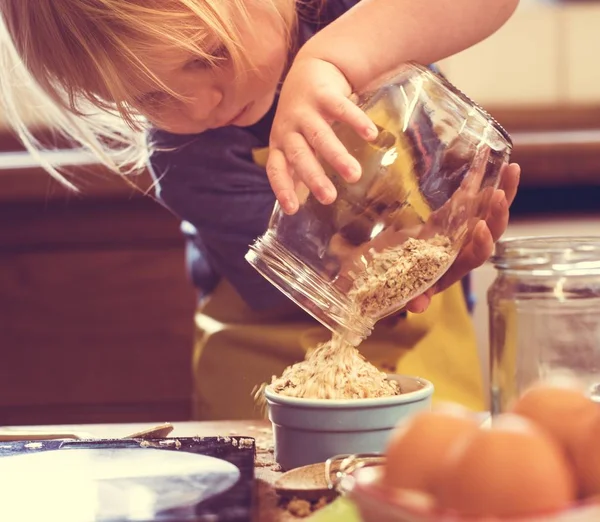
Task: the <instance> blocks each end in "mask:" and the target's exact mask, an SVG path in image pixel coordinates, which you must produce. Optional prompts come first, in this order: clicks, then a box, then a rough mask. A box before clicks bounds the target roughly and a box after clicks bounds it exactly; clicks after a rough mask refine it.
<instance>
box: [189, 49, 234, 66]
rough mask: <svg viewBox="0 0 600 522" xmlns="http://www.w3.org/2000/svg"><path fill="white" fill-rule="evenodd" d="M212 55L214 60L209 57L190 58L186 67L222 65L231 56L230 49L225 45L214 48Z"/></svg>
mask: <svg viewBox="0 0 600 522" xmlns="http://www.w3.org/2000/svg"><path fill="white" fill-rule="evenodd" d="M210 56H211V58H212V61H210V60H208V59H207V58H194V59H192V60H190V61H189V62H188V63H187V64H186V66H185V67H186V69H187V68H194V69H210V68H212V67H221V66H222V65H224V63H225V62H226V61H227V60H229V57H230V56H229V51H228V50H227V47H225V46H224V45H221V46H219V47H217V48H216V49H214V50H213V51H212V52H211V53H210Z"/></svg>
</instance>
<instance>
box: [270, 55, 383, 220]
mask: <svg viewBox="0 0 600 522" xmlns="http://www.w3.org/2000/svg"><path fill="white" fill-rule="evenodd" d="M350 94H352V88H351V86H350V84H349V83H348V81H347V80H346V78H345V76H344V75H343V74H342V73H341V72H340V70H339V69H338V68H337V67H335V66H334V65H333V64H331V63H329V62H326V61H323V60H319V59H316V58H312V57H308V56H307V57H304V56H301V55H300V54H299V55H298V57H297V58H296V60H295V62H294V64H293V65H292V67H291V69H290V71H289V73H288V75H287V77H286V79H285V81H284V83H283V87H282V90H281V95H280V98H279V104H278V107H277V112H276V114H275V119H274V120H273V127H272V130H271V139H270V144H269V159H268V161H267V175H268V176H269V182H270V183H271V187H272V189H273V192H274V193H275V196H276V198H277V200H278V201H279V204H280V205H281V208H282V210H283V211H284V212H286V213H287V214H294V213H295V212H296V211H297V210H298V205H299V203H298V198H297V196H296V192H295V191H294V182H295V181H296V182H298V181H302V182H304V184H305V185H306V186H307V187H308V189H309V190H310V191H311V192H312V193H313V194H314V196H315V197H316V198H317V199H318V200H319V201H320V202H321V203H323V204H329V203H332V202H333V201H334V200H335V198H336V196H337V193H336V190H335V188H334V186H333V184H332V183H331V181H330V180H329V178H327V176H326V175H325V172H324V171H323V168H322V167H321V165H320V164H319V162H318V161H317V158H316V156H315V154H316V153H317V154H319V155H320V156H321V157H322V158H323V159H324V160H325V161H326V162H327V163H329V164H330V165H331V166H332V167H333V168H334V169H335V170H336V171H337V172H338V173H339V174H340V176H342V178H343V179H345V180H346V181H348V182H350V183H351V182H355V181H357V180H358V179H359V178H360V175H361V167H360V164H359V163H358V161H357V160H356V159H355V158H354V157H353V156H352V155H350V154H349V153H348V151H347V150H346V148H345V147H344V145H342V143H341V142H340V141H339V140H338V138H337V137H336V135H335V133H334V132H333V130H332V129H331V124H332V123H333V122H334V121H341V122H344V123H347V124H349V125H350V126H352V127H353V128H354V129H355V130H356V132H357V133H358V134H359V135H360V136H361V137H363V138H364V139H367V140H372V139H374V138H376V137H377V128H376V127H375V125H374V124H373V122H372V121H371V120H370V119H369V117H368V116H367V115H366V114H365V113H364V112H363V111H362V110H361V109H360V108H358V106H357V105H355V104H354V103H353V102H352V101H351V100H350V99H349V98H348V97H349V96H350Z"/></svg>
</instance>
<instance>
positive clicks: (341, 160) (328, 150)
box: [303, 118, 361, 183]
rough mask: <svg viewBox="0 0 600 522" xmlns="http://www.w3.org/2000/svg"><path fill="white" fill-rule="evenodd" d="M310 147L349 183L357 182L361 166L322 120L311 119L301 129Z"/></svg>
mask: <svg viewBox="0 0 600 522" xmlns="http://www.w3.org/2000/svg"><path fill="white" fill-rule="evenodd" d="M303 132H304V136H305V137H306V139H307V141H308V143H309V144H310V146H311V147H312V148H313V150H315V151H316V152H318V153H319V154H320V155H321V156H322V158H323V159H324V160H325V161H326V162H327V163H328V164H329V165H331V166H332V167H333V168H334V169H335V171H336V172H338V173H339V174H340V176H342V178H344V179H345V180H346V181H348V182H349V183H353V182H356V181H358V180H359V178H360V175H361V166H360V163H359V162H358V160H357V159H356V158H355V157H354V156H352V155H351V154H349V153H348V150H347V149H346V147H344V145H343V144H342V142H341V141H340V140H339V139H338V137H337V136H336V135H335V132H333V129H332V128H331V126H330V125H329V124H328V123H327V122H326V121H325V120H323V119H321V118H317V119H312V118H311V121H310V123H307V124H306V125H305V128H304V129H303Z"/></svg>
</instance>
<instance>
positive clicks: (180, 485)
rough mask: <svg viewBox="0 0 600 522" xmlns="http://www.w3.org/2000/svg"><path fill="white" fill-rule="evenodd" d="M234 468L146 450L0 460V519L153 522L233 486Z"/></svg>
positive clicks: (83, 451) (75, 450)
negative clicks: (164, 513) (163, 514)
mask: <svg viewBox="0 0 600 522" xmlns="http://www.w3.org/2000/svg"><path fill="white" fill-rule="evenodd" d="M239 477H240V471H239V469H238V468H237V467H236V466H234V465H233V464H231V463H229V462H226V461H224V460H220V459H217V458H213V457H207V456H204V455H197V454H194V453H189V452H177V451H172V450H170V451H167V450H160V449H152V448H106V449H104V448H103V449H87V448H82V449H79V448H73V449H62V450H51V451H43V452H39V453H29V454H22V455H16V456H8V457H1V458H0V520H1V521H4V520H6V521H11V522H17V521H18V522H21V521H23V522H32V521H34V520H45V521H54V520H57V521H59V520H60V522H107V521H113V520H131V521H134V520H144V521H146V520H152V519H154V518H155V515H156V514H158V513H160V512H163V511H166V510H171V509H175V508H186V507H188V508H189V507H192V506H194V505H196V504H198V503H199V502H202V501H204V500H207V499H208V498H211V497H214V496H216V495H218V494H220V493H223V492H225V491H227V490H228V489H230V488H231V487H233V486H234V485H235V484H236V482H237V481H238V479H239Z"/></svg>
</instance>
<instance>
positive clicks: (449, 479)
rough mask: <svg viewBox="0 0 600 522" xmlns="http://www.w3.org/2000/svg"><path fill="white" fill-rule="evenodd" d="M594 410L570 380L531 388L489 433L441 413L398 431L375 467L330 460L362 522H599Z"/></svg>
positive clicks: (598, 429) (456, 411)
mask: <svg viewBox="0 0 600 522" xmlns="http://www.w3.org/2000/svg"><path fill="white" fill-rule="evenodd" d="M598 441H600V408H599V406H598V404H596V403H594V402H593V401H592V400H591V399H590V398H589V397H588V396H587V395H586V393H585V391H584V388H583V387H581V386H579V385H578V383H577V382H576V381H573V380H569V381H564V380H563V381H544V382H538V383H536V384H535V385H533V386H532V387H531V388H530V389H528V390H527V391H526V392H525V393H524V394H523V395H521V397H519V398H518V399H517V400H516V401H515V403H514V404H513V406H512V408H511V411H510V412H507V413H504V414H501V415H498V416H496V417H494V418H493V421H492V423H491V425H490V426H482V425H481V423H480V421H479V419H478V418H477V417H476V416H475V415H474V414H473V413H472V412H470V411H468V410H465V409H463V408H462V407H460V406H455V405H444V406H441V407H439V408H436V409H435V410H433V411H430V412H422V413H420V414H417V415H415V416H413V417H412V418H411V419H409V420H408V421H406V422H403V423H401V424H399V425H398V426H397V428H396V430H395V432H394V434H393V435H392V436H391V437H390V439H389V441H388V445H387V449H386V452H385V455H384V456H383V457H382V458H381V459H380V460H379V461H374V460H373V459H363V458H362V457H361V456H360V455H356V456H352V457H348V456H342V457H341V458H337V459H332V460H331V461H330V462H329V465H328V471H327V473H328V477H329V480H330V483H331V484H332V486H335V487H337V489H338V490H339V491H340V492H341V493H342V494H344V495H346V496H347V497H348V498H349V499H350V500H351V501H352V502H353V503H354V504H355V505H356V507H357V509H358V511H359V512H360V515H361V517H362V519H363V520H364V522H484V521H485V522H494V521H497V522H508V521H510V522H592V521H598V520H600V444H599V443H598Z"/></svg>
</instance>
